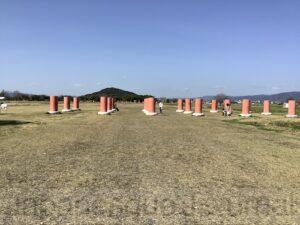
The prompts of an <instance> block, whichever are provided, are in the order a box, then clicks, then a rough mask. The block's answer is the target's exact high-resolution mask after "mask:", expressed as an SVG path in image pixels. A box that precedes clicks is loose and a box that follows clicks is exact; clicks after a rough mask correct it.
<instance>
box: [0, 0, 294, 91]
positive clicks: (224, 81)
mask: <svg viewBox="0 0 300 225" xmlns="http://www.w3.org/2000/svg"><path fill="white" fill-rule="evenodd" d="M299 12H300V1H298V0H284V1H282V0H243V1H241V0H180V1H179V0H169V1H166V0H148V1H146V0H94V1H93V0H81V1H79V0H51V1H50V0H48V1H47V0H43V1H42V0H36V1H32V0H26V1H23V0H20V1H15V0H1V1H0V89H6V90H20V91H23V92H29V93H44V94H57V95H60V94H72V95H80V94H85V93H89V92H93V91H97V90H100V89H102V88H104V87H111V86H114V87H119V88H123V89H127V90H131V91H135V92H138V93H141V94H142V93H144V94H146V93H150V94H154V95H156V96H167V97H184V96H193V97H196V96H203V95H214V94H217V93H220V92H223V93H226V94H230V95H244V94H245V95H247V94H261V93H266V94H270V93H278V92H283V91H299V89H300V88H299V83H300V13H299Z"/></svg>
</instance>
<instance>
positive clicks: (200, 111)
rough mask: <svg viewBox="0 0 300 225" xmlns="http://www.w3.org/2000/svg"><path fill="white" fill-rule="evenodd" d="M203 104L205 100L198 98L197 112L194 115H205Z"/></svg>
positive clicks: (196, 103) (196, 102)
mask: <svg viewBox="0 0 300 225" xmlns="http://www.w3.org/2000/svg"><path fill="white" fill-rule="evenodd" d="M202 106H203V100H202V99H201V98H197V99H196V100H195V112H194V113H193V116H203V115H204V114H203V112H202Z"/></svg>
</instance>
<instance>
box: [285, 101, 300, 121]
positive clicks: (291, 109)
mask: <svg viewBox="0 0 300 225" xmlns="http://www.w3.org/2000/svg"><path fill="white" fill-rule="evenodd" d="M288 104H289V108H288V114H287V115H286V117H288V118H296V117H298V116H297V114H296V101H295V100H289V103H288Z"/></svg>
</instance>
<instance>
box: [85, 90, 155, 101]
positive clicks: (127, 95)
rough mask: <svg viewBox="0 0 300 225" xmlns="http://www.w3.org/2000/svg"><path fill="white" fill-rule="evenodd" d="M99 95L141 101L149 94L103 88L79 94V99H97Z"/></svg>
mask: <svg viewBox="0 0 300 225" xmlns="http://www.w3.org/2000/svg"><path fill="white" fill-rule="evenodd" d="M100 96H110V97H114V98H115V99H116V100H118V101H142V100H144V98H146V97H149V96H150V95H138V94H136V93H133V92H130V91H125V90H122V89H118V88H114V87H111V88H105V89H103V90H100V91H97V92H94V93H91V94H86V95H83V96H80V99H81V100H87V101H99V98H100Z"/></svg>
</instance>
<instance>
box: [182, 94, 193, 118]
mask: <svg viewBox="0 0 300 225" xmlns="http://www.w3.org/2000/svg"><path fill="white" fill-rule="evenodd" d="M191 113H193V112H192V105H191V99H190V98H186V99H185V110H184V114H191Z"/></svg>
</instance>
